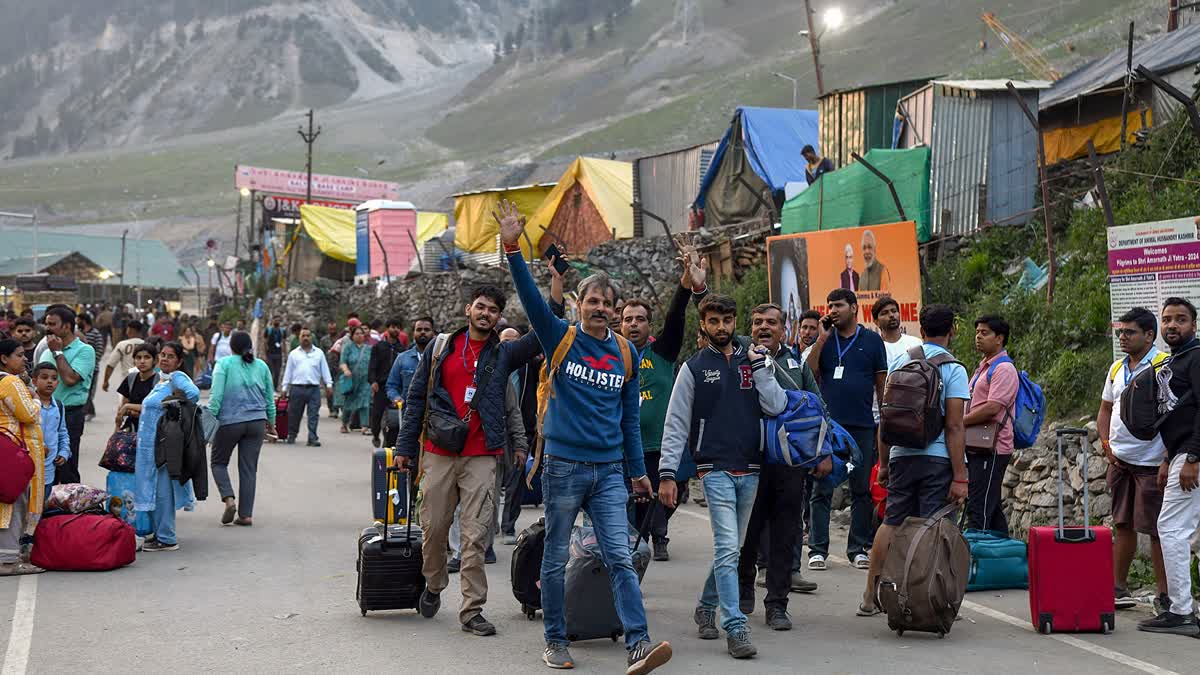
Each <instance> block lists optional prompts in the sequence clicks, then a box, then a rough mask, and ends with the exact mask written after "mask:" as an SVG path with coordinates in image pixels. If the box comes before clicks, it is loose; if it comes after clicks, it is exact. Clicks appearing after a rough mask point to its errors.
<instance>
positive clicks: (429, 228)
mask: <svg viewBox="0 0 1200 675" xmlns="http://www.w3.org/2000/svg"><path fill="white" fill-rule="evenodd" d="M300 222H301V223H303V225H304V232H305V234H307V235H308V237H309V238H310V239H312V240H313V242H314V243H315V244H316V245H317V249H318V250H320V251H321V253H324V254H325V255H327V256H329V257H330V258H333V259H334V260H341V261H342V262H348V263H352V262H354V261H355V259H356V258H357V257H358V251H357V248H358V244H357V241H356V240H355V237H354V223H355V213H354V211H351V210H349V209H333V208H329V207H327V206H315V205H313V204H303V205H301V206H300ZM448 223H449V218H448V217H447V216H446V214H444V213H432V212H428V213H427V212H424V211H418V212H417V233H416V238H417V248H418V249H420V247H421V246H423V245H424V244H425V242H427V241H429V240H430V239H433V238H434V237H436V236H438V235H439V234H441V233H443V232H445V231H446V227H447V225H448Z"/></svg>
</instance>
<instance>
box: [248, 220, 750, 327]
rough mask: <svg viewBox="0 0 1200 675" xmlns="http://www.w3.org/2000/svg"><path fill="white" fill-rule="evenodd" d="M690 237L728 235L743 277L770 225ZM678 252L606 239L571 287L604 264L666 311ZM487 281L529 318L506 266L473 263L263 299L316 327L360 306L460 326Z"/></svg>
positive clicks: (272, 310) (571, 277)
mask: <svg viewBox="0 0 1200 675" xmlns="http://www.w3.org/2000/svg"><path fill="white" fill-rule="evenodd" d="M691 236H692V237H693V239H694V240H695V243H696V245H697V247H698V248H700V250H701V251H702V252H708V253H709V254H710V255H714V256H715V255H719V251H718V249H719V248H720V245H721V244H722V243H723V242H730V244H731V245H730V247H728V248H729V249H730V252H731V255H729V256H728V257H729V260H728V265H727V266H728V267H729V268H730V269H731V270H732V275H733V276H732V279H731V280H730V281H731V282H732V281H736V280H737V279H740V278H741V275H742V273H743V272H744V270H745V269H747V268H749V267H752V266H756V265H762V264H764V263H765V260H766V255H765V254H766V244H765V241H766V236H767V231H762V230H761V228H755V227H754V226H753V225H740V226H733V227H729V228H721V229H714V230H701V231H699V232H696V233H693V234H692V235H691ZM676 256H677V254H676V251H675V247H674V246H673V245H672V244H671V241H670V240H669V239H667V238H666V237H649V238H643V239H625V240H618V241H609V242H605V243H603V244H600V245H599V246H596V247H595V248H593V249H592V250H591V251H590V252H589V253H588V254H587V255H586V256H585V257H584V258H583V259H582V260H578V261H576V262H577V263H578V268H579V269H577V270H576V271H573V272H569V273H568V276H567V279H566V283H567V291H568V293H570V291H571V290H572V289H573V288H574V285H575V284H576V283H577V282H578V281H579V279H580V278H581V275H583V274H588V273H591V272H596V271H604V272H606V273H608V274H609V275H610V276H612V277H613V278H614V279H616V280H617V282H618V283H619V285H620V286H621V288H622V295H623V296H624V297H637V298H642V299H645V300H648V301H650V302H651V303H653V304H656V305H658V308H659V310H660V311H658V312H656V315H658V316H661V315H662V314H663V313H664V312H665V311H666V306H667V303H669V302H670V300H671V293H673V292H674V291H673V289H674V287H675V285H676V284H677V283H679V266H678V265H677V264H676V262H675V258H676ZM714 264H715V260H714ZM532 269H533V275H534V279H535V280H537V282H538V287H539V288H541V289H542V291H543V293H546V292H548V290H549V287H550V275H549V273H548V271H547V269H546V266H545V265H544V264H543V263H541V262H536V263H533V264H532ZM482 284H492V285H495V286H498V287H500V288H501V289H502V290H503V291H504V292H505V293H506V294H507V295H508V306H507V308H506V310H505V312H504V317H505V318H506V319H507V320H508V322H509V323H512V324H522V323H526V317H525V314H524V311H523V310H522V308H521V303H520V302H519V301H518V300H517V297H516V292H515V290H514V289H513V286H512V281H511V279H510V277H509V273H508V269H507V267H489V266H486V265H479V264H475V263H470V262H467V263H464V264H463V265H462V266H461V267H459V269H458V270H457V271H449V272H431V273H424V274H422V273H413V274H410V275H409V276H408V277H406V278H404V279H401V280H397V281H394V282H392V283H391V284H389V285H388V286H387V287H386V288H378V287H376V286H375V285H371V286H351V285H348V284H340V283H337V282H332V281H325V280H320V281H315V282H306V283H300V284H296V285H294V286H292V287H291V288H288V289H286V290H276V291H273V292H272V294H271V297H270V299H269V300H268V301H267V303H265V304H266V307H265V314H266V316H267V317H272V316H279V317H281V318H282V319H283V320H284V323H285V325H287V324H291V323H293V322H297V321H298V322H300V323H302V324H304V325H307V326H313V327H320V326H323V325H324V323H325V322H326V321H330V320H333V321H338V322H339V323H341V322H343V321H344V320H345V314H346V312H348V311H356V312H358V313H359V315H360V316H362V317H363V318H365V319H368V320H370V319H377V318H378V319H384V320H386V319H388V318H390V317H397V318H399V319H401V320H402V321H403V322H404V325H405V326H408V325H411V323H412V322H413V320H414V319H416V318H418V317H421V316H425V315H428V316H432V317H433V318H434V321H435V322H436V324H437V327H438V328H439V329H443V328H447V329H448V328H452V327H457V326H460V325H462V323H463V310H464V307H465V306H466V304H467V302H468V298H467V296H468V295H470V293H471V290H472V289H473V288H475V287H477V286H479V285H482ZM764 300H765V298H764Z"/></svg>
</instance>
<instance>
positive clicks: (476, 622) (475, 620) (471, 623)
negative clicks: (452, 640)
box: [462, 614, 496, 636]
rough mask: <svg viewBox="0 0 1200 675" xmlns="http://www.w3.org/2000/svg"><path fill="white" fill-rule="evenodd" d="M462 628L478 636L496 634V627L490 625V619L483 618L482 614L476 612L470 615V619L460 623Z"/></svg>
mask: <svg viewBox="0 0 1200 675" xmlns="http://www.w3.org/2000/svg"><path fill="white" fill-rule="evenodd" d="M462 629H463V630H464V631H466V632H468V633H472V634H474V635H480V636H485V635H495V634H496V627H495V626H493V625H492V622H491V621H488V620H487V619H485V618H483V615H482V614H476V615H475V616H473V617H471V618H470V620H468V621H467V622H466V623H464V624H463V625H462Z"/></svg>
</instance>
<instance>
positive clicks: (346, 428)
mask: <svg viewBox="0 0 1200 675" xmlns="http://www.w3.org/2000/svg"><path fill="white" fill-rule="evenodd" d="M338 431H340V432H341V433H343V434H348V433H350V428H349V427H347V426H346V425H345V424H343V425H342V428H341V429H338Z"/></svg>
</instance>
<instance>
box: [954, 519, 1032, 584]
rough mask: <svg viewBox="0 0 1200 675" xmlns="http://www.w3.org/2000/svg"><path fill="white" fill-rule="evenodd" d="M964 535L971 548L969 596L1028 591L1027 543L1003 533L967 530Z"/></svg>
mask: <svg viewBox="0 0 1200 675" xmlns="http://www.w3.org/2000/svg"><path fill="white" fill-rule="evenodd" d="M963 536H964V537H966V539H967V543H968V544H969V545H970V547H971V575H970V576H969V577H968V578H967V592H968V593H970V592H972V591H996V590H1001V589H1005V588H1029V560H1028V557H1027V555H1026V548H1025V542H1023V541H1019V540H1017V539H1012V538H1009V537H1007V536H1005V534H1004V533H1003V532H994V531H987V530H967V531H966V532H963Z"/></svg>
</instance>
